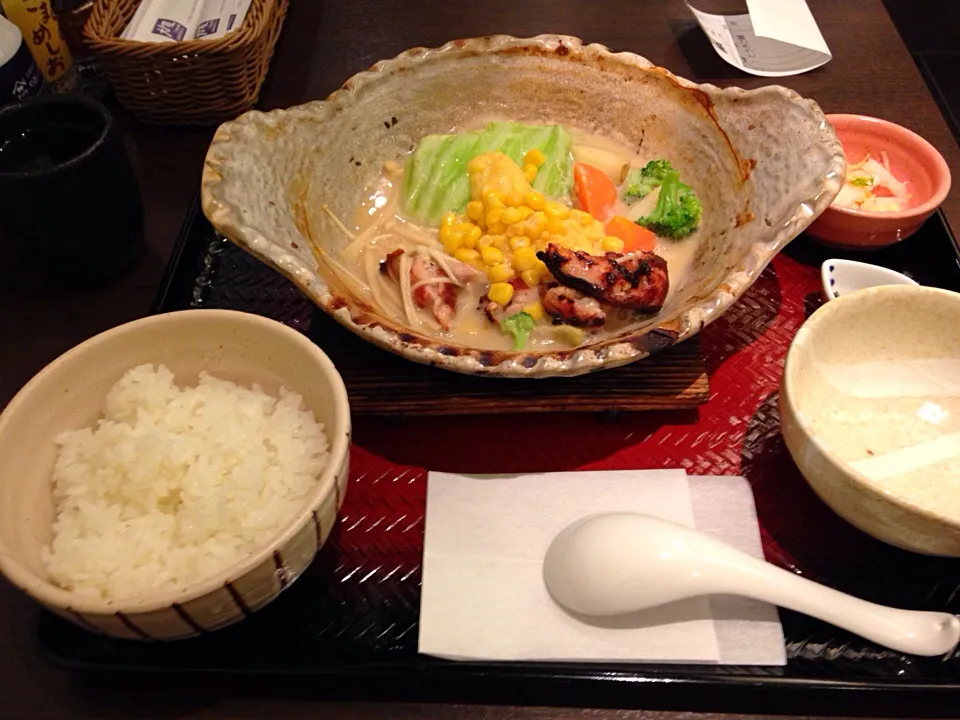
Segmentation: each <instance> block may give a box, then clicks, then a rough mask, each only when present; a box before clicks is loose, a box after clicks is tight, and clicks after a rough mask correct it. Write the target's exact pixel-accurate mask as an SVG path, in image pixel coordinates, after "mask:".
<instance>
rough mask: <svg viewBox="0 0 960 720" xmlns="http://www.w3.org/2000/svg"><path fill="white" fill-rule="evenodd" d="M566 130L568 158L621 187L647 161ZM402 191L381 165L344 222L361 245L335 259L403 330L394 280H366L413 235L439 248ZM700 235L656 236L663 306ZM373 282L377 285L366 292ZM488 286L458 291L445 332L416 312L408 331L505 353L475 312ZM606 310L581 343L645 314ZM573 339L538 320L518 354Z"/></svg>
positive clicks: (623, 208) (649, 205) (506, 339)
mask: <svg viewBox="0 0 960 720" xmlns="http://www.w3.org/2000/svg"><path fill="white" fill-rule="evenodd" d="M567 130H568V131H569V132H570V134H571V138H572V148H571V150H572V155H573V158H574V160H575V161H578V162H584V163H587V164H589V165H593V166H594V167H596V168H598V169H600V170H603V171H604V172H606V173H607V174H608V175H609V176H610V177H611V178H612V179H613V180H614V182H615V183H616V184H617V185H618V187H619V185H620V184H621V182H620V181H621V177H622V174H623V173H625V172H626V169H625V168H634V167H643V166H644V165H645V164H646V163H647V162H648V161H649V160H651V159H653V158H652V157H645V156H641V155H638V154H637V153H635V152H633V150H632V149H631V148H628V147H627V146H625V145H624V144H622V143H619V142H616V141H614V140H611V139H609V138H605V137H602V136H599V135H595V134H591V133H586V132H584V131H581V130H577V129H573V128H569V127H568V128H567ZM402 188H403V177H402V168H401V167H400V166H399V165H390V166H389V167H388V168H385V169H384V171H383V172H382V173H381V174H380V175H379V176H378V177H377V178H376V179H375V180H374V182H373V183H371V184H370V185H369V186H368V188H367V190H366V191H365V192H364V197H363V199H362V201H361V202H360V203H359V204H358V205H357V207H356V210H355V212H354V214H353V217H352V218H350V219H349V221H348V222H347V223H346V225H347V227H348V228H349V229H350V230H351V231H352V232H353V233H354V234H355V235H356V237H357V238H360V240H361V242H362V245H361V244H360V243H358V242H356V241H355V242H353V243H351V244H350V245H348V247H347V248H346V250H345V251H344V252H343V253H342V254H341V257H340V258H339V259H340V261H341V262H342V263H343V264H344V265H345V267H346V269H347V270H348V271H350V272H351V273H352V274H354V275H355V276H356V277H358V278H359V279H361V280H363V281H364V285H365V286H366V288H367V290H368V292H369V293H370V294H371V295H372V297H373V300H374V302H375V303H376V305H377V306H379V307H380V308H381V310H383V311H384V312H385V313H386V314H387V315H388V316H389V317H390V318H391V319H393V320H395V321H396V322H398V323H400V324H402V325H405V326H409V325H410V322H409V321H408V319H407V317H406V315H405V314H404V310H403V305H402V302H401V299H400V286H399V285H398V284H397V283H394V282H392V281H386V282H378V281H376V280H375V281H374V282H373V283H371V282H367V279H368V277H369V276H370V275H371V273H372V272H374V271H375V270H376V268H377V267H379V263H380V261H381V260H383V259H384V258H385V257H386V256H387V255H388V254H389V253H390V252H392V251H393V250H396V249H400V248H403V247H409V242H410V240H411V239H412V238H413V237H417V239H418V240H419V241H420V242H429V243H431V244H432V246H433V247H435V248H438V249H439V248H440V247H441V245H440V241H439V237H438V232H437V230H436V229H435V228H427V227H423V226H420V225H415V224H413V223H409V222H407V221H406V220H405V219H404V218H403V217H402V216H401V215H400V214H399V204H400V194H401V192H402ZM658 192H659V191H654V192H652V193H651V194H650V195H648V196H647V197H646V198H644V199H643V200H641V201H639V202H637V203H635V204H634V205H632V206H628V205H627V204H626V203H624V202H623V201H622V200H618V201H617V204H616V206H615V211H614V214H617V215H623V216H625V217H628V218H629V219H631V220H636V218H638V217H641V216H643V215H646V214H649V212H650V211H652V210H653V208H654V206H655V205H656V202H657V195H658ZM556 199H558V200H560V201H563V202H565V203H566V204H568V205H570V204H571V203H572V201H571V199H570V198H556ZM371 232H374V234H375V237H373V238H371V239H368V240H364V239H363V238H364V235H365V234H367V235H369V234H370V233H371ZM698 234H699V231H697V232H694V233H693V234H692V235H690V236H689V237H686V238H684V239H683V240H669V239H663V238H658V242H657V246H656V247H655V249H654V252H656V253H657V254H658V255H660V256H661V257H662V258H664V259H665V260H666V261H667V268H668V273H669V277H670V292H669V294H668V296H667V300H666V303H669V302H670V299H671V297H673V295H674V294H675V293H676V291H677V289H678V287H680V286H681V285H682V279H683V278H684V277H685V276H686V275H687V273H688V272H689V270H690V268H691V267H692V265H693V259H694V255H695V252H696V248H697V236H698ZM372 285H377V286H378V287H372ZM487 286H488V283H487V282H486V280H485V279H484V280H483V281H482V282H476V283H470V284H468V285H467V286H466V287H465V288H463V289H462V290H460V292H459V294H458V299H457V316H456V322H455V323H454V325H453V326H452V327H451V329H450V330H443V329H442V328H441V327H440V326H439V325H438V324H437V323H436V322H435V321H434V320H433V318H432V316H431V315H430V311H429V310H422V311H419V312H418V313H417V314H416V319H417V323H416V325H415V326H414V327H413V328H412V329H413V330H415V331H417V332H420V333H422V334H425V335H428V336H432V337H436V338H438V339H442V340H444V341H446V342H450V343H453V344H459V345H465V346H468V347H476V348H481V349H488V350H504V351H506V350H511V349H512V348H513V340H512V338H511V337H510V336H509V335H506V334H504V333H503V332H501V330H500V328H499V327H497V326H496V325H495V324H493V323H491V322H490V321H489V320H488V319H487V317H486V315H485V314H484V313H483V311H482V310H481V309H480V307H481V303H480V300H481V298H482V296H483V295H484V294H485V292H486V289H487ZM604 309H605V310H606V314H607V321H606V323H605V324H604V325H603V327H601V328H598V329H595V330H592V331H589V332H587V334H586V335H585V336H583V337H584V339H583V342H584V343H586V342H590V341H591V340H592V339H597V338H603V337H610V336H613V335H617V334H618V333H620V332H622V331H623V330H624V329H626V328H627V326H630V325H635V324H636V323H637V322H638V321H642V320H643V319H644V317H643V316H638V315H637V314H636V313H635V312H633V311H631V310H628V309H625V308H612V307H610V306H607V305H605V306H604ZM651 317H652V316H651ZM575 336H576V332H574V333H572V334H571V332H570V329H569V328H565V327H560V326H553V325H551V324H550V322H549V320H547V321H543V322H541V323H538V324H537V326H536V328H535V329H534V330H533V331H532V332H531V333H530V336H529V338H528V339H527V343H526V346H525V348H524V349H525V350H534V351H551V350H563V349H569V348H571V347H574V346H575V343H574V342H572V339H573V338H574V337H575Z"/></svg>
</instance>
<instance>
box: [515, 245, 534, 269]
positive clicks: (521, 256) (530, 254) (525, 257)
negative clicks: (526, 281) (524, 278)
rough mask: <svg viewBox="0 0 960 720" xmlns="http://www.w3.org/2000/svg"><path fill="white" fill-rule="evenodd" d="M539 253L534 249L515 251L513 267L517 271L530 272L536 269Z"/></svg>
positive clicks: (527, 248) (526, 248)
mask: <svg viewBox="0 0 960 720" xmlns="http://www.w3.org/2000/svg"><path fill="white" fill-rule="evenodd" d="M536 264H537V251H536V250H534V249H533V248H532V247H525V248H518V249H516V250H514V251H513V266H514V267H515V268H516V269H517V270H530V269H531V268H533V267H536Z"/></svg>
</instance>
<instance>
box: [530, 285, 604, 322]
mask: <svg viewBox="0 0 960 720" xmlns="http://www.w3.org/2000/svg"><path fill="white" fill-rule="evenodd" d="M543 309H544V310H546V312H547V314H549V315H550V316H551V317H552V318H553V322H554V324H555V325H561V324H563V325H575V326H576V327H582V328H588V327H600V326H601V325H603V324H604V323H605V322H606V321H607V316H606V313H604V312H603V308H601V307H600V303H599V302H597V301H596V300H595V299H594V298H592V297H587V296H586V295H584V294H583V293H582V292H580V291H579V290H574V289H573V288H569V287H564V286H563V285H555V286H554V287H552V288H550V289H549V290H547V292H546V293H544V296H543Z"/></svg>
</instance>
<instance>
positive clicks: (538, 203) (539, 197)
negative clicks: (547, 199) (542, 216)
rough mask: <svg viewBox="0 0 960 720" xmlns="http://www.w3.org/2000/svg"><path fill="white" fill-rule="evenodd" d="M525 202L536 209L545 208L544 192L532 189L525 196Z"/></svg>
mask: <svg viewBox="0 0 960 720" xmlns="http://www.w3.org/2000/svg"><path fill="white" fill-rule="evenodd" d="M523 202H524V204H525V205H527V206H529V207H531V208H533V209H534V210H543V204H544V199H543V193H539V192H537V191H536V190H531V191H530V192H528V193H527V194H526V195H525V196H524V198H523Z"/></svg>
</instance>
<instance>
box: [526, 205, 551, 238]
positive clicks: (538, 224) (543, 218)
mask: <svg viewBox="0 0 960 720" xmlns="http://www.w3.org/2000/svg"><path fill="white" fill-rule="evenodd" d="M529 225H530V234H528V235H527V237H529V238H537V237H540V234H541V233H542V232H543V231H544V230H546V229H547V214H546V213H545V212H543V210H539V211H538V212H535V213H534V214H533V215H531V216H530V220H529Z"/></svg>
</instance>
